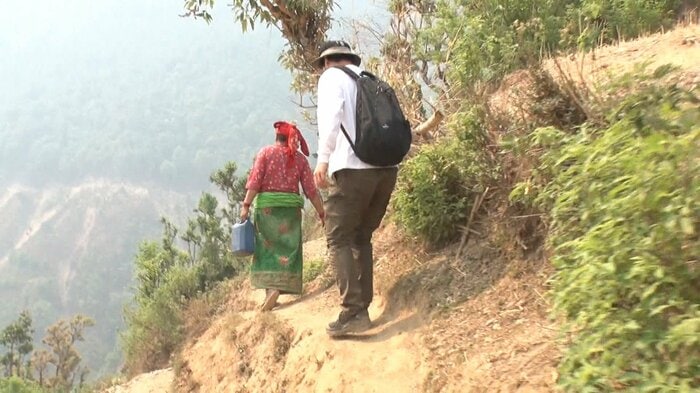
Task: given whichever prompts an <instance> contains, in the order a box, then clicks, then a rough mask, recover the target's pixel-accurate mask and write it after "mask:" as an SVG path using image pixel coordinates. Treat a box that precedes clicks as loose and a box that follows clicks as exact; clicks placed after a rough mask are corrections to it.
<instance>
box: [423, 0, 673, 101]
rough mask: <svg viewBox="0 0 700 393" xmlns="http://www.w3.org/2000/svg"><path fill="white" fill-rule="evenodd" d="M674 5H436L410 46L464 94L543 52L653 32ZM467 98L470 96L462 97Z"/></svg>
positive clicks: (536, 1) (538, 1)
mask: <svg viewBox="0 0 700 393" xmlns="http://www.w3.org/2000/svg"><path fill="white" fill-rule="evenodd" d="M679 5H680V1H679V0H576V1H570V0H441V1H439V2H438V5H437V7H436V9H435V12H434V13H433V14H431V15H430V18H429V20H430V21H431V23H430V25H429V27H428V28H425V29H422V30H421V31H420V32H419V33H418V34H417V37H416V40H415V42H414V51H415V53H416V55H417V56H418V58H420V59H424V60H429V61H432V62H434V63H447V65H448V81H449V83H450V84H451V85H456V86H460V87H463V88H465V89H467V90H469V89H471V88H473V87H474V86H475V85H477V84H479V83H482V82H491V81H498V80H500V79H501V78H502V77H503V76H505V75H506V74H507V73H508V72H510V71H513V70H515V69H518V68H522V67H524V66H527V65H528V64H532V63H536V62H538V61H539V60H540V59H541V58H542V56H543V55H546V54H548V53H550V52H558V51H567V50H571V49H591V48H594V47H595V46H597V45H599V44H602V43H610V42H614V41H616V40H618V39H626V38H632V37H636V36H638V35H640V34H643V33H645V32H654V31H659V30H661V28H663V27H669V26H671V25H672V24H673V23H674V22H675V14H674V12H675V11H676V10H677V9H678V7H679ZM466 98H467V99H469V97H468V96H467V97H466Z"/></svg>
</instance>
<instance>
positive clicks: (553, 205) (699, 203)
mask: <svg viewBox="0 0 700 393" xmlns="http://www.w3.org/2000/svg"><path fill="white" fill-rule="evenodd" d="M699 124H700V109H699V107H698V100H697V97H696V96H694V95H692V94H690V95H689V94H688V93H686V92H682V91H680V90H678V89H676V88H673V87H671V88H659V87H651V88H649V89H647V90H646V91H643V92H641V93H640V94H637V95H635V96H633V97H629V98H628V99H627V100H625V102H624V103H623V105H622V106H621V107H620V108H619V110H618V111H616V112H615V114H614V115H613V116H612V117H611V126H610V127H609V128H607V129H605V130H592V129H587V128H583V129H582V131H581V132H579V133H577V134H575V135H567V134H565V133H557V131H556V130H554V129H551V128H550V129H542V130H538V132H536V133H535V134H534V137H533V138H535V139H536V140H538V141H539V142H540V145H545V146H546V147H547V150H546V153H545V154H544V155H543V156H542V163H541V165H540V168H539V171H540V172H541V173H543V174H546V175H547V176H549V177H550V178H551V179H552V181H551V182H550V183H549V184H546V185H545V186H544V189H542V191H541V192H540V194H539V195H538V196H537V198H536V201H538V202H539V203H540V204H541V205H542V206H543V207H545V208H547V209H548V210H549V211H550V212H551V229H550V234H549V236H550V241H551V245H552V247H553V249H554V257H553V264H554V265H555V267H556V269H557V272H556V275H555V277H554V279H553V298H554V306H555V310H556V311H558V312H559V313H562V314H563V315H565V316H566V318H567V319H568V321H569V324H568V328H571V329H575V330H576V331H578V333H577V338H576V340H575V341H574V343H573V344H572V345H571V346H570V348H569V349H568V351H567V353H566V355H565V357H564V359H563V362H562V364H561V366H560V375H561V379H560V383H561V385H562V387H563V388H564V389H566V390H570V391H601V390H602V391H607V390H619V389H635V390H644V391H690V390H692V389H697V388H700V379H699V378H698V376H699V375H700V338H699V337H700V306H699V304H700V287H698V285H697V283H698V282H700V268H699V267H698V262H697V261H698V255H700V156H699V153H698V151H700V149H699V148H700V126H699ZM522 190H523V187H521V188H519V191H518V192H520V193H521V194H522Z"/></svg>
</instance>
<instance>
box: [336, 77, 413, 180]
mask: <svg viewBox="0 0 700 393" xmlns="http://www.w3.org/2000/svg"><path fill="white" fill-rule="evenodd" d="M335 68H338V69H341V70H343V72H345V73H346V74H348V75H349V76H350V77H351V78H352V79H353V80H355V82H356V83H357V104H356V107H355V130H356V134H355V143H354V144H353V143H352V140H351V139H350V136H349V135H348V133H347V131H346V130H345V127H343V125H342V124H341V125H340V129H341V130H342V131H343V134H345V137H346V138H347V139H348V142H350V146H351V147H352V150H353V151H354V152H355V155H356V156H357V157H358V158H359V159H360V160H362V161H364V162H366V163H368V164H370V165H376V166H390V165H396V164H398V163H400V162H401V161H402V160H403V158H404V157H405V156H406V153H408V149H409V148H410V147H411V140H412V134H411V125H410V124H409V123H408V120H406V117H405V116H404V115H403V111H402V110H401V107H400V106H399V100H398V99H397V98H396V94H395V93H394V89H392V88H391V86H389V84H387V83H386V82H384V81H383V80H381V79H379V78H377V77H376V76H374V75H372V74H371V73H369V72H367V71H362V73H360V75H357V74H356V73H355V72H353V71H352V70H350V69H349V68H346V67H341V66H336V67H335Z"/></svg>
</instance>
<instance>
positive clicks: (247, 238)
mask: <svg viewBox="0 0 700 393" xmlns="http://www.w3.org/2000/svg"><path fill="white" fill-rule="evenodd" d="M231 251H233V255H235V256H237V257H246V256H249V255H253V252H254V251H255V227H254V225H253V223H252V222H250V220H245V221H243V222H240V223H236V224H233V230H232V231H231Z"/></svg>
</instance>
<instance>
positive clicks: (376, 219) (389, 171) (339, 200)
mask: <svg viewBox="0 0 700 393" xmlns="http://www.w3.org/2000/svg"><path fill="white" fill-rule="evenodd" d="M397 171H398V169H397V168H395V167H392V168H373V169H343V170H340V171H338V172H335V173H334V175H333V178H334V179H335V184H333V185H331V187H330V190H329V195H328V198H327V200H326V202H325V205H324V207H325V211H326V239H327V242H328V249H329V252H330V258H331V261H332V263H333V266H334V267H335V273H336V282H337V284H338V289H339V290H340V296H341V300H342V307H343V310H344V311H345V312H346V313H348V314H351V315H354V314H356V313H357V312H359V311H361V310H363V309H366V308H367V307H369V304H370V303H371V302H372V293H373V291H374V288H373V282H372V280H373V279H372V268H373V263H374V261H373V256H372V233H373V232H374V230H375V229H377V227H379V224H380V223H381V221H382V218H383V217H384V214H385V213H386V207H387V205H388V204H389V198H390V197H391V193H392V191H393V190H394V186H395V185H396V174H397Z"/></svg>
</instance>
